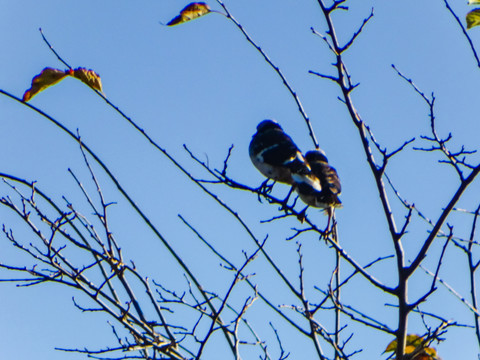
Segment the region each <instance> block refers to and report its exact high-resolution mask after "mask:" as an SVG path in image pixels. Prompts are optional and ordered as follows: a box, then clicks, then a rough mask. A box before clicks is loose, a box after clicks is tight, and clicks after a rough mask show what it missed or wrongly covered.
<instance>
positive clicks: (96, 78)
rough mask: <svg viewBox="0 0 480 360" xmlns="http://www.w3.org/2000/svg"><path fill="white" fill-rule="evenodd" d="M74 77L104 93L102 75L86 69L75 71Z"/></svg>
mask: <svg viewBox="0 0 480 360" xmlns="http://www.w3.org/2000/svg"><path fill="white" fill-rule="evenodd" d="M73 77H75V78H77V79H78V80H80V81H82V82H84V83H85V84H87V85H88V86H90V87H91V88H92V89H95V90H98V91H100V92H102V80H101V79H100V75H98V74H97V73H96V72H95V71H93V70H87V69H85V68H76V69H75V70H73Z"/></svg>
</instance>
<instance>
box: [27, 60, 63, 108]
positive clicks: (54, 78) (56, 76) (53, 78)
mask: <svg viewBox="0 0 480 360" xmlns="http://www.w3.org/2000/svg"><path fill="white" fill-rule="evenodd" d="M67 75H69V73H68V70H67V71H63V70H58V69H52V68H48V67H47V68H45V69H43V70H42V72H41V73H40V74H38V75H37V76H35V77H34V78H33V79H32V86H31V87H30V89H28V90H27V91H25V94H23V101H25V102H26V101H29V100H30V99H32V98H33V97H34V96H35V95H37V94H38V93H39V92H40V91H43V90H45V89H46V88H47V87H49V86H52V85H55V84H56V83H58V82H59V81H60V80H62V79H63V78H64V77H65V76H67Z"/></svg>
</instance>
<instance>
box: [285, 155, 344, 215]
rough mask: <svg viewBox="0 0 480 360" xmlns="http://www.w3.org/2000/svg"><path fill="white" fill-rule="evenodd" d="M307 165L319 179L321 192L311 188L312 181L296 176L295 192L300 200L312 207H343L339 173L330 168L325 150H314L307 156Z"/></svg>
mask: <svg viewBox="0 0 480 360" xmlns="http://www.w3.org/2000/svg"><path fill="white" fill-rule="evenodd" d="M305 159H306V162H307V164H308V165H309V167H310V169H311V173H312V174H313V175H315V177H317V179H318V180H319V182H320V191H319V190H318V188H314V187H312V186H311V181H306V180H305V179H304V178H303V177H302V175H300V174H295V175H294V176H293V179H294V181H295V185H294V186H295V190H296V191H297V193H298V195H299V196H300V199H302V201H303V202H304V203H305V204H307V205H310V206H313V207H317V208H322V209H329V208H333V207H341V206H342V202H341V201H340V199H339V198H338V196H339V195H340V193H341V192H342V186H341V184H340V179H339V177H338V174H337V171H336V170H335V168H334V167H332V166H330V164H329V163H328V159H327V157H326V156H325V153H324V152H323V150H320V149H318V150H313V151H309V152H307V154H306V155H305Z"/></svg>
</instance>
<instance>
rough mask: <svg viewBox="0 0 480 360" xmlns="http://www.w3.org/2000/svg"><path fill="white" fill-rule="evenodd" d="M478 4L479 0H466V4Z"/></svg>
mask: <svg viewBox="0 0 480 360" xmlns="http://www.w3.org/2000/svg"><path fill="white" fill-rule="evenodd" d="M477 4H480V0H468V5H477Z"/></svg>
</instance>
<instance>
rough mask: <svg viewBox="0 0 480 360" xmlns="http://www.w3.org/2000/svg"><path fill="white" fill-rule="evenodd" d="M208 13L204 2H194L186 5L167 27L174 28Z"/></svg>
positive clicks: (208, 10)
mask: <svg viewBox="0 0 480 360" xmlns="http://www.w3.org/2000/svg"><path fill="white" fill-rule="evenodd" d="M209 12H210V7H209V6H208V5H207V4H205V3H204V2H194V3H191V4H188V5H187V6H185V7H184V8H183V10H182V11H180V15H178V16H177V17H175V18H174V19H172V20H171V21H170V22H169V23H168V24H167V26H174V25H177V24H182V23H184V22H187V21H190V20H193V19H196V18H198V17H200V16H203V15H206V14H208V13H209Z"/></svg>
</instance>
